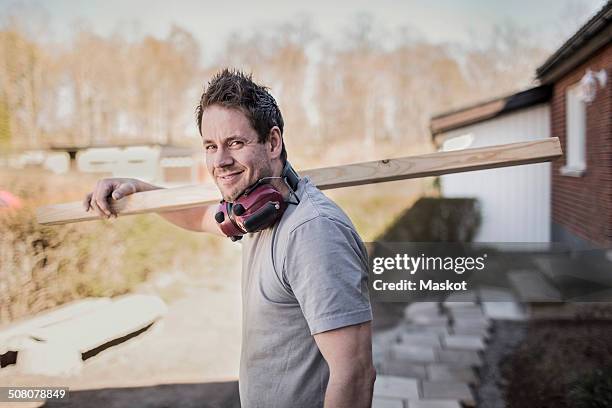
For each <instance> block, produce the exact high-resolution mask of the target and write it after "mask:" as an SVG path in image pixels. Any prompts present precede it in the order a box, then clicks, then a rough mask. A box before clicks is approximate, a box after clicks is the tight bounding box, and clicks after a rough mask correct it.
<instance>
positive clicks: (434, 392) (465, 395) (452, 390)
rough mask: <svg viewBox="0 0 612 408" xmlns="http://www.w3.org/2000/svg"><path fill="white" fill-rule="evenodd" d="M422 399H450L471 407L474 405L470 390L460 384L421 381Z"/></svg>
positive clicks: (465, 385)
mask: <svg viewBox="0 0 612 408" xmlns="http://www.w3.org/2000/svg"><path fill="white" fill-rule="evenodd" d="M422 387H423V398H424V399H451V400H458V401H461V403H463V404H465V405H467V406H470V407H473V406H475V405H476V401H475V400H474V396H473V395H472V390H471V389H470V387H469V386H468V385H467V384H465V383H462V382H438V381H423V384H422Z"/></svg>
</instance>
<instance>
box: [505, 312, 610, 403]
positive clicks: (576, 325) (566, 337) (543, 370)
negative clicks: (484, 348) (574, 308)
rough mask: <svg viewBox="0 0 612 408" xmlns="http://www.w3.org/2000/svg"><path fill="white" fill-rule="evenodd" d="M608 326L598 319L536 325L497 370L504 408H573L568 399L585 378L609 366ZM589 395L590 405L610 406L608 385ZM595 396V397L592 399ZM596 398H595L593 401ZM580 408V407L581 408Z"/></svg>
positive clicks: (547, 321) (529, 327)
mask: <svg viewBox="0 0 612 408" xmlns="http://www.w3.org/2000/svg"><path fill="white" fill-rule="evenodd" d="M610 339H612V321H609V320H607V321H606V320H597V319H579V320H544V321H534V322H531V323H530V324H529V326H528V327H527V331H526V335H525V338H524V340H523V341H522V342H521V344H520V345H519V347H518V348H517V349H516V350H515V352H514V353H513V354H512V355H510V356H509V357H508V358H506V359H505V361H504V362H503V363H502V365H501V371H502V375H503V377H504V379H505V381H504V382H505V384H506V387H505V399H506V403H507V405H506V406H507V407H508V408H524V407H538V408H566V407H567V408H574V407H576V406H578V405H577V404H578V402H577V401H576V400H574V398H575V397H572V393H574V392H575V391H576V387H577V385H579V384H580V383H581V382H582V381H584V379H585V378H587V377H588V376H592V375H593V373H597V371H596V370H608V371H609V370H610V367H612V341H610ZM607 387H608V388H605V387H601V386H600V388H599V389H597V388H596V387H594V388H593V389H597V391H596V392H591V391H588V394H590V395H589V400H591V399H593V400H599V401H608V402H607V403H604V405H601V402H599V404H596V403H594V402H589V403H588V405H587V406H590V407H603V406H606V407H607V406H610V405H608V404H609V401H611V399H610V398H612V396H611V395H610V392H612V389H611V388H610V385H609V384H608V385H607ZM596 394H597V395H596ZM592 397H595V398H592ZM581 406H584V405H581Z"/></svg>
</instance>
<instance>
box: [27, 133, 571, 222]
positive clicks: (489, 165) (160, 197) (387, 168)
mask: <svg viewBox="0 0 612 408" xmlns="http://www.w3.org/2000/svg"><path fill="white" fill-rule="evenodd" d="M561 154H562V152H561V146H560V144H559V139H558V138H556V137H553V138H547V139H543V140H537V141H533V142H521V143H511V144H505V145H498V146H491V147H481V148H476V149H465V150H457V151H451V152H439V153H431V154H424V155H419V156H408V157H401V158H395V159H385V160H377V161H370V162H363V163H355V164H349V165H345V166H335V167H325V168H320V169H312V170H305V171H301V172H300V175H301V176H308V177H309V178H310V179H311V181H312V182H313V183H314V184H316V185H317V187H318V188H319V189H321V190H326V189H332V188H340V187H350V186H358V185H363V184H372V183H382V182H386V181H394V180H404V179H410V178H419V177H428V176H439V175H442V174H449V173H460V172H465V171H473V170H484V169H493V168H498V167H507V166H516V165H522V164H530V163H539V162H545V161H550V160H553V159H556V158H558V157H560V156H561ZM220 199H221V195H220V194H219V191H218V190H217V188H216V186H214V185H195V186H187V187H178V188H168V189H161V190H153V191H145V192H142V193H136V194H132V195H129V196H127V197H125V198H123V199H121V200H118V201H114V202H113V203H112V206H113V209H114V210H115V212H117V213H119V214H121V215H128V214H139V213H146V212H159V211H169V210H178V209H184V208H191V207H197V206H200V205H206V204H214V203H215V202H218V201H219V200H220ZM37 218H38V222H39V223H41V224H44V225H57V224H66V223H70V222H77V221H88V220H94V219H97V218H99V217H98V216H97V215H95V213H93V212H91V213H90V212H87V211H85V210H84V209H83V205H82V203H81V202H72V203H65V204H55V205H50V206H46V207H41V208H38V209H37Z"/></svg>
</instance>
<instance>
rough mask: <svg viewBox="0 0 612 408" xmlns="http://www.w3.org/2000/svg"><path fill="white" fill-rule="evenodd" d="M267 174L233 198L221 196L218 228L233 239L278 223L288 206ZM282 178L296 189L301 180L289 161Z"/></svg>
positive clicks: (217, 215) (217, 213)
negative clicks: (269, 181) (229, 200)
mask: <svg viewBox="0 0 612 408" xmlns="http://www.w3.org/2000/svg"><path fill="white" fill-rule="evenodd" d="M270 178H275V177H264V178H262V179H260V180H258V181H257V182H256V183H255V184H253V185H252V186H250V187H249V188H247V189H246V190H245V191H244V192H243V193H242V194H241V195H240V196H239V197H238V198H237V199H236V200H235V201H234V202H227V201H225V200H221V202H220V203H219V208H218V209H217V212H216V213H215V220H216V221H217V223H218V224H219V228H220V229H221V231H222V232H223V234H225V235H226V236H228V237H230V239H231V240H232V241H236V240H239V239H241V238H242V236H243V235H244V234H247V233H250V232H256V231H261V230H264V229H266V228H268V227H270V226H272V225H274V223H276V221H277V220H278V219H279V218H280V217H281V216H282V215H283V212H285V209H286V208H287V204H289V203H288V202H286V201H285V200H284V199H283V195H282V194H281V193H280V192H279V191H278V190H277V189H276V188H275V187H274V186H272V185H271V184H268V183H265V182H266V180H267V179H270ZM281 178H282V179H283V180H284V182H285V183H286V184H287V186H289V188H290V189H291V190H293V192H295V191H296V190H297V185H298V182H299V180H300V178H299V176H298V174H297V173H296V172H295V170H293V168H292V167H291V165H290V164H289V162H286V163H285V167H284V168H283V173H282V175H281Z"/></svg>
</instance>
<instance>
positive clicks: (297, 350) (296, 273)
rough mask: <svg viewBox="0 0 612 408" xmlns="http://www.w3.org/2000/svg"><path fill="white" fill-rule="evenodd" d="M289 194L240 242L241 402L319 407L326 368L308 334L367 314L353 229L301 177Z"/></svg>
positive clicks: (245, 405) (250, 407)
mask: <svg viewBox="0 0 612 408" xmlns="http://www.w3.org/2000/svg"><path fill="white" fill-rule="evenodd" d="M296 195H297V196H298V197H299V199H300V204H299V205H289V206H288V208H287V210H286V211H285V213H284V214H283V217H282V218H281V220H280V221H279V222H278V223H276V225H275V226H274V227H272V228H268V229H266V230H263V231H261V232H258V233H254V234H248V235H245V236H244V237H243V239H242V241H241V242H242V245H243V247H242V251H243V255H242V256H243V261H242V325H243V328H242V352H241V358H240V380H239V386H240V401H241V404H242V408H289V407H292V408H302V407H303V408H317V407H323V401H324V398H325V390H326V388H327V382H328V379H329V367H328V366H327V362H326V361H325V359H324V358H323V356H322V355H321V352H320V351H319V348H318V347H317V344H316V343H315V340H314V338H313V336H312V335H314V334H317V333H321V332H324V331H327V330H332V329H337V328H340V327H344V326H350V325H353V324H358V323H363V322H367V321H370V320H372V309H371V306H370V299H369V294H368V285H367V279H368V274H367V267H368V266H367V265H368V263H367V252H366V249H365V247H364V245H363V242H362V241H361V239H360V238H359V235H358V234H357V232H356V230H355V227H354V226H353V224H352V223H351V221H350V219H349V218H348V217H347V216H346V214H345V213H344V212H343V211H342V210H341V209H340V208H339V207H338V206H337V205H336V204H335V203H334V202H333V201H331V200H330V199H329V198H327V197H326V196H325V195H324V194H323V193H322V192H321V191H320V190H319V189H318V188H317V187H316V186H315V185H314V184H312V182H310V180H308V178H307V177H303V178H302V179H301V180H300V182H299V185H298V190H297V192H296ZM292 200H294V201H295V197H293V198H292Z"/></svg>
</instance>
